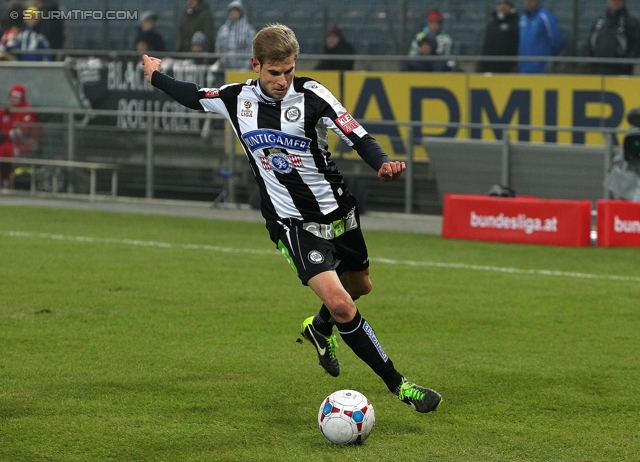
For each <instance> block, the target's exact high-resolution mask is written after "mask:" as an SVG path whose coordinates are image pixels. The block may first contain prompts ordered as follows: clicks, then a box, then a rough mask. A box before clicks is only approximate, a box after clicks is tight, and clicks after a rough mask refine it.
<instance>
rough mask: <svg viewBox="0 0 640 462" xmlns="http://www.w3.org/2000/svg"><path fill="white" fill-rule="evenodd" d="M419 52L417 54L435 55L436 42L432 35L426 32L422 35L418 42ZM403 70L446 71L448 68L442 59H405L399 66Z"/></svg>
mask: <svg viewBox="0 0 640 462" xmlns="http://www.w3.org/2000/svg"><path fill="white" fill-rule="evenodd" d="M419 46H420V54H419V55H418V56H437V53H436V48H437V46H438V44H437V43H436V39H435V37H434V36H433V35H431V34H427V35H425V36H424V37H422V40H420V43H419ZM400 70H401V71H404V72H446V71H448V70H449V68H448V66H447V63H446V62H444V61H432V60H423V59H420V60H418V59H412V60H410V61H406V62H405V63H404V64H403V65H402V66H401V68H400Z"/></svg>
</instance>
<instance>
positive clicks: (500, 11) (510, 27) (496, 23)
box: [478, 0, 520, 72]
mask: <svg viewBox="0 0 640 462" xmlns="http://www.w3.org/2000/svg"><path fill="white" fill-rule="evenodd" d="M518 21H519V18H518V13H517V12H516V9H515V7H514V5H513V0H498V1H497V3H496V9H495V10H494V11H493V13H491V19H490V20H489V22H488V23H487V28H486V29H485V34H484V46H483V47H482V54H483V55H484V56H517V55H518V42H519V40H520V29H519V25H518ZM517 70H518V64H517V62H516V61H480V62H479V63H478V72H516V71H517Z"/></svg>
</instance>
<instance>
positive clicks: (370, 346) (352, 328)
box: [336, 311, 402, 393]
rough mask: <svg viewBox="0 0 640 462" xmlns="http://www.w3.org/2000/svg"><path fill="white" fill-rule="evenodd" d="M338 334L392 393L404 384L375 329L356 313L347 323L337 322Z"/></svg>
mask: <svg viewBox="0 0 640 462" xmlns="http://www.w3.org/2000/svg"><path fill="white" fill-rule="evenodd" d="M336 326H338V332H340V336H341V337H342V339H343V340H344V343H346V344H347V345H349V347H350V348H351V349H352V350H353V352H354V353H355V354H356V356H358V357H359V358H360V359H362V360H363V361H364V362H365V363H367V365H368V366H369V367H370V368H371V369H373V372H375V373H376V374H378V375H379V376H380V378H381V379H382V380H384V383H385V384H386V385H387V388H388V389H389V391H390V392H391V393H395V392H396V389H397V388H398V385H399V384H400V383H402V375H401V374H400V373H399V372H398V371H397V370H396V368H395V367H394V366H393V362H392V361H391V359H389V357H388V356H387V354H386V353H385V352H384V350H383V349H382V346H381V345H380V342H378V339H377V338H376V334H375V332H374V331H373V328H372V327H371V326H370V325H369V323H368V322H367V321H365V320H364V318H363V317H362V316H361V315H360V312H358V311H356V315H355V317H354V318H353V319H352V320H351V321H349V322H345V323H340V322H336Z"/></svg>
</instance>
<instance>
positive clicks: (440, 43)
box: [409, 9, 456, 70]
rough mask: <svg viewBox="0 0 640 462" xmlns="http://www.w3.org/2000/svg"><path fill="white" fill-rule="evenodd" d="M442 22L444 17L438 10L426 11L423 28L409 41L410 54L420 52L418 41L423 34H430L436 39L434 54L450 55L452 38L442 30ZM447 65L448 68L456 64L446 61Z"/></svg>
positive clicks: (416, 54) (422, 37)
mask: <svg viewBox="0 0 640 462" xmlns="http://www.w3.org/2000/svg"><path fill="white" fill-rule="evenodd" d="M443 22H444V17H443V16H442V13H440V11H439V10H437V9H433V10H430V11H429V12H428V13H427V23H426V25H425V26H424V27H423V29H422V30H421V31H420V32H418V33H417V34H416V35H415V36H414V37H413V40H412V41H411V48H410V50H409V55H410V56H418V55H420V54H421V52H420V42H421V41H422V39H424V37H425V36H427V35H428V34H431V35H432V36H433V37H435V39H436V44H437V46H436V54H438V55H440V56H449V55H451V50H452V48H453V40H452V39H451V36H450V35H449V34H447V33H446V32H444V30H443V27H442V23H443ZM447 66H448V67H449V70H452V69H453V68H455V66H456V64H455V62H454V61H447Z"/></svg>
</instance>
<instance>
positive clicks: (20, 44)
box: [13, 6, 53, 61]
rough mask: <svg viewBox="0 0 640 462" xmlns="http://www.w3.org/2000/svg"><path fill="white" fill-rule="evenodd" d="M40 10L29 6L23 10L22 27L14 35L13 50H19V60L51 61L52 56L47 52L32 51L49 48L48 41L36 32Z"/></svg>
mask: <svg viewBox="0 0 640 462" xmlns="http://www.w3.org/2000/svg"><path fill="white" fill-rule="evenodd" d="M40 13H41V12H40V11H39V10H38V9H37V8H36V7H34V6H30V7H29V8H27V9H26V10H24V27H23V28H22V30H21V31H20V32H19V33H18V35H17V36H16V40H15V42H14V44H13V50H20V52H21V53H19V54H18V60H19V61H51V60H52V59H53V57H52V56H51V54H49V53H34V51H40V50H49V49H50V48H51V47H50V46H49V41H48V40H47V38H46V37H45V36H44V35H42V34H41V33H40V32H38V23H39V22H40V17H41V16H40Z"/></svg>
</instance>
